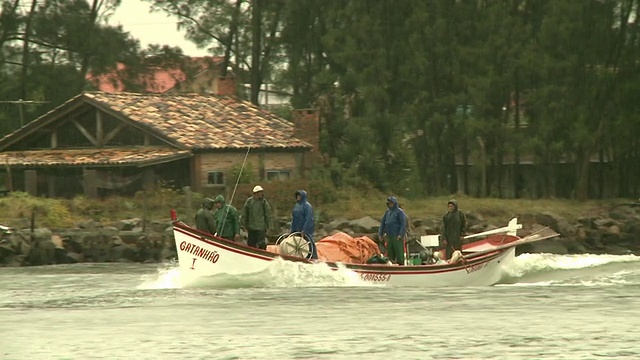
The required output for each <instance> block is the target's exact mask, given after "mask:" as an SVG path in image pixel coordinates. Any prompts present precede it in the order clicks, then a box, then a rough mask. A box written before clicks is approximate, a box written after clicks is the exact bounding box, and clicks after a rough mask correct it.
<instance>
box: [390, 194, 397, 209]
mask: <svg viewBox="0 0 640 360" xmlns="http://www.w3.org/2000/svg"><path fill="white" fill-rule="evenodd" d="M387 202H392V203H393V206H392V207H391V208H392V209H396V208H398V199H396V197H395V196H389V197H388V198H387Z"/></svg>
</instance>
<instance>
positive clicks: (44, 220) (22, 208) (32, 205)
mask: <svg viewBox="0 0 640 360" xmlns="http://www.w3.org/2000/svg"><path fill="white" fill-rule="evenodd" d="M0 211H1V212H2V213H3V214H5V217H4V218H3V221H6V220H7V219H16V218H23V219H28V220H29V221H30V219H31V217H32V216H33V217H34V220H35V224H36V227H51V228H64V227H70V226H72V225H73V221H74V218H73V217H72V214H71V212H70V211H69V208H68V207H67V206H66V204H65V202H64V201H63V200H59V199H47V198H38V197H31V196H29V195H28V194H27V193H22V192H13V193H10V194H9V195H8V196H7V197H4V198H0ZM10 222H11V221H10V220H9V223H10Z"/></svg>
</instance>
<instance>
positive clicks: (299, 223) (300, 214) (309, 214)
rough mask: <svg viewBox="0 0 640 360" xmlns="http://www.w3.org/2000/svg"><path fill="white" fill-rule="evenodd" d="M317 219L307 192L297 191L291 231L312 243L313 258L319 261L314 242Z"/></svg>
mask: <svg viewBox="0 0 640 360" xmlns="http://www.w3.org/2000/svg"><path fill="white" fill-rule="evenodd" d="M314 222H315V218H314V216H313V206H311V204H310V203H309V202H308V201H307V192H306V191H304V190H298V191H296V204H295V205H294V206H293V211H292V212H291V231H290V232H292V233H294V232H300V233H302V235H303V236H304V237H305V238H306V239H307V240H309V242H310V243H311V258H312V259H317V258H318V252H317V251H316V243H315V242H314V241H313V229H314Z"/></svg>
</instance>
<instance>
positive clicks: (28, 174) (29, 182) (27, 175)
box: [24, 170, 38, 196]
mask: <svg viewBox="0 0 640 360" xmlns="http://www.w3.org/2000/svg"><path fill="white" fill-rule="evenodd" d="M24 187H25V189H26V190H27V193H28V194H29V195H31V196H38V172H37V171H35V170H25V172H24Z"/></svg>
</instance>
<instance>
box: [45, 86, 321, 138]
mask: <svg viewBox="0 0 640 360" xmlns="http://www.w3.org/2000/svg"><path fill="white" fill-rule="evenodd" d="M80 96H81V97H84V98H85V99H86V100H87V101H89V102H90V103H91V104H94V105H96V106H98V107H99V108H101V109H103V110H105V111H109V112H111V113H112V112H114V111H115V112H116V113H118V114H120V115H121V116H123V117H126V118H128V119H129V120H131V121H134V122H136V123H138V124H140V125H142V127H144V128H147V129H148V130H149V131H151V132H156V133H159V135H161V136H163V137H165V138H168V139H170V140H172V141H173V142H174V143H175V144H176V145H177V146H180V147H183V148H187V149H246V148H248V147H252V148H271V149H277V148H280V149H287V148H305V149H309V148H311V145H310V144H308V143H306V142H304V141H302V140H300V139H297V138H295V137H294V136H293V124H292V123H291V122H289V121H286V120H283V119H281V118H279V117H278V116H276V115H274V114H273V113H270V112H268V111H264V110H262V109H260V108H259V107H257V106H255V105H253V104H251V103H249V102H246V101H241V100H238V99H235V98H231V97H224V96H215V95H198V94H182V95H160V94H138V93H106V92H86V93H83V94H82V95H80ZM36 121H37V120H36Z"/></svg>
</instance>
